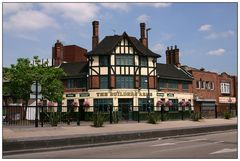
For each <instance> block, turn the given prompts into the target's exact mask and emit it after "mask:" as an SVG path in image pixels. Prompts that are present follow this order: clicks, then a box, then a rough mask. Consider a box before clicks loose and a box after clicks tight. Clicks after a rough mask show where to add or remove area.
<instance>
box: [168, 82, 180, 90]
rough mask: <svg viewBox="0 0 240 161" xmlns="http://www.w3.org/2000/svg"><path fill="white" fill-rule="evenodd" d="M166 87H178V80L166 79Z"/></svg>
mask: <svg viewBox="0 0 240 161" xmlns="http://www.w3.org/2000/svg"><path fill="white" fill-rule="evenodd" d="M168 88H169V89H178V82H177V81H174V80H171V81H168Z"/></svg>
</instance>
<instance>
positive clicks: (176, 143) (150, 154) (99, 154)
mask: <svg viewBox="0 0 240 161" xmlns="http://www.w3.org/2000/svg"><path fill="white" fill-rule="evenodd" d="M237 145H238V142H237V130H233V131H227V132H219V133H214V134H204V135H199V136H191V137H178V138H169V139H161V138H159V139H156V140H154V141H145V142H136V143H127V144H118V145H109V146H101V147H89V148H79V149H68V150H58V151H49V152H38V153H31V154H17V155H7V156H3V158H4V159H6V158H12V159H17V158H19V159H26V158H29V159H30V158H31V159H35V158H49V159H52V158H65V159H66V158H79V159H86V158H92V159H95V158H113V159H114V158H125V159H130V158H156V159H160V158H182V159H185V158H192V159H202V158H216V159H222V158H224V159H228V158H237V147H238V146H237Z"/></svg>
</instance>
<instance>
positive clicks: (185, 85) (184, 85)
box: [182, 82, 189, 91]
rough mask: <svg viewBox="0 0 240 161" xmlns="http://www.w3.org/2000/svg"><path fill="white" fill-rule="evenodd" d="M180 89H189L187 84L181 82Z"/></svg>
mask: <svg viewBox="0 0 240 161" xmlns="http://www.w3.org/2000/svg"><path fill="white" fill-rule="evenodd" d="M182 89H183V90H186V91H187V90H188V89H189V84H188V83H187V82H183V83H182Z"/></svg>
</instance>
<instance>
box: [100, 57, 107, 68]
mask: <svg viewBox="0 0 240 161" xmlns="http://www.w3.org/2000/svg"><path fill="white" fill-rule="evenodd" d="M108 64H109V61H108V56H99V65H100V66H108Z"/></svg>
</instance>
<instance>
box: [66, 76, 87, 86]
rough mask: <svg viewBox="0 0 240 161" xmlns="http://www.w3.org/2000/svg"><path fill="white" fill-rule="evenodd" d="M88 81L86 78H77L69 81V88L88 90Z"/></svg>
mask: <svg viewBox="0 0 240 161" xmlns="http://www.w3.org/2000/svg"><path fill="white" fill-rule="evenodd" d="M86 86H87V80H86V79H85V78H76V79H68V80H67V88H86Z"/></svg>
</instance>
